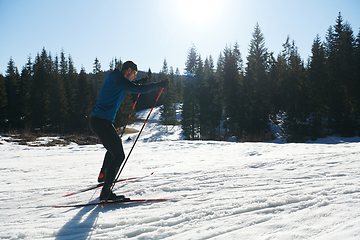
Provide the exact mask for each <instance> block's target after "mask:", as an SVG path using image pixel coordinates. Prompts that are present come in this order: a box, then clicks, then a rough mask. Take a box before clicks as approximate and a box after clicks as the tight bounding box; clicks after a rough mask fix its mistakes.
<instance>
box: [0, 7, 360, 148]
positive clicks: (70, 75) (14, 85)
mask: <svg viewBox="0 0 360 240" xmlns="http://www.w3.org/2000/svg"><path fill="white" fill-rule="evenodd" d="M282 47H283V49H282V51H281V52H280V53H278V54H277V55H275V54H274V53H273V52H270V51H269V50H268V49H267V48H266V41H265V36H264V35H263V33H262V32H261V28H260V26H259V25H258V24H256V25H255V27H254V31H253V34H252V39H251V41H250V43H249V46H248V52H247V55H246V58H244V59H243V58H242V53H241V52H240V49H239V46H238V44H237V43H235V44H234V45H231V46H228V45H226V46H225V48H224V50H223V51H222V52H221V53H220V55H219V56H218V58H217V61H216V62H214V59H213V57H212V56H207V57H206V58H205V59H203V58H202V57H201V54H200V53H199V52H198V51H197V49H196V47H195V45H191V47H190V49H189V50H188V53H187V59H186V60H185V61H184V63H185V68H184V72H183V73H181V72H180V70H179V69H176V70H175V71H174V69H173V68H172V67H169V66H168V65H167V61H166V59H165V60H164V63H163V68H162V70H161V71H160V72H159V73H152V72H151V69H149V70H148V71H147V72H139V74H138V78H141V77H144V76H145V75H147V76H149V81H148V82H156V81H160V80H163V79H165V78H169V79H170V84H169V86H168V87H167V88H166V89H165V91H163V93H162V95H161V98H160V100H159V103H158V105H161V111H162V119H161V121H162V123H163V124H166V125H176V124H181V126H182V129H183V135H184V136H185V138H186V139H194V140H195V139H209V140H226V139H228V138H229V137H233V138H236V139H237V140H238V141H265V140H270V139H271V134H270V123H271V124H272V125H274V126H278V127H279V128H280V129H281V131H282V136H283V137H284V138H286V139H287V140H288V141H289V142H301V141H306V140H308V139H312V140H315V139H316V138H319V137H325V136H329V135H339V136H343V137H353V136H356V135H359V134H360V94H359V93H360V31H359V33H358V34H357V35H356V36H355V35H354V32H353V30H352V28H351V25H350V23H348V22H345V21H344V20H343V17H342V16H341V13H339V15H338V17H337V18H336V20H335V24H334V25H331V26H330V27H329V28H328V30H327V32H326V37H325V39H324V40H322V39H321V38H320V37H319V35H317V36H315V38H314V40H313V43H312V48H311V55H310V56H309V57H308V59H306V60H304V59H302V58H301V56H300V54H299V53H298V49H297V46H296V44H295V41H294V40H292V39H290V36H288V37H287V38H286V39H285V41H284V43H283V44H282ZM135 61H136V60H135ZM121 65H122V61H121V60H118V59H117V58H115V59H113V60H112V61H111V62H110V64H109V68H108V69H107V70H106V71H104V70H102V69H101V63H100V62H99V60H98V59H97V58H95V60H94V64H93V69H92V73H86V71H85V69H84V68H82V69H81V70H80V72H77V70H76V69H75V67H74V63H73V61H72V58H71V55H68V56H66V55H65V52H64V50H62V51H61V53H60V56H52V55H51V53H50V52H47V51H46V49H45V48H43V49H42V51H41V52H40V53H38V54H37V55H36V57H35V59H34V60H32V59H31V57H29V58H28V61H27V63H26V64H25V66H23V67H22V69H21V72H20V71H19V70H18V68H17V67H16V66H15V63H14V62H13V60H12V59H11V58H10V61H9V62H8V66H7V70H6V74H5V76H3V75H1V74H0V132H4V133H5V132H9V131H18V132H21V131H30V132H34V131H39V132H51V133H84V134H91V131H90V130H89V128H88V120H89V117H90V116H91V112H92V109H93V107H94V105H95V102H96V99H97V95H98V93H99V91H100V89H101V86H102V83H103V81H104V79H105V77H106V75H107V74H108V73H109V72H110V71H112V70H114V69H115V68H121ZM157 95H158V91H154V92H151V93H148V94H144V95H141V96H140V98H139V101H138V103H137V106H136V110H137V111H138V110H142V109H145V108H149V107H152V106H153V104H154V101H155V99H156V96H157ZM136 98H137V95H132V94H129V93H127V96H126V98H125V100H124V102H123V103H122V105H121V108H120V109H119V112H118V115H117V118H116V120H115V126H118V127H120V126H122V125H124V124H126V122H127V119H128V116H129V114H130V112H131V109H132V106H133V104H134V101H135V99H136ZM179 103H180V104H179ZM179 106H180V108H181V110H182V115H181V117H182V118H181V121H180V122H178V121H177V119H176V110H178V107H179ZM133 115H134V114H133ZM135 120H136V118H135V116H132V118H131V119H130V121H129V123H132V122H134V121H135ZM269 138H270V139H269Z"/></svg>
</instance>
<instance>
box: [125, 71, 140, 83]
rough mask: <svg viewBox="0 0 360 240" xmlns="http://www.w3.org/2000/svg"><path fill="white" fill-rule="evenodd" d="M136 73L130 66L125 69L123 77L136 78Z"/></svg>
mask: <svg viewBox="0 0 360 240" xmlns="http://www.w3.org/2000/svg"><path fill="white" fill-rule="evenodd" d="M136 75H137V71H135V70H132V69H131V68H128V70H127V71H126V74H125V75H124V76H125V78H127V79H129V80H130V81H132V80H134V79H135V78H136Z"/></svg>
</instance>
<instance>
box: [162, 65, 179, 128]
mask: <svg viewBox="0 0 360 240" xmlns="http://www.w3.org/2000/svg"><path fill="white" fill-rule="evenodd" d="M159 77H160V78H161V79H166V78H169V79H170V83H169V86H168V87H167V88H166V89H165V90H164V91H163V93H162V95H161V98H162V99H161V100H162V101H161V104H162V106H161V108H160V113H161V116H160V120H161V123H162V124H164V125H175V124H176V109H175V105H174V94H173V92H174V71H173V68H172V67H171V68H170V72H169V70H168V65H167V61H166V59H164V63H163V68H162V71H161V72H160V74H159Z"/></svg>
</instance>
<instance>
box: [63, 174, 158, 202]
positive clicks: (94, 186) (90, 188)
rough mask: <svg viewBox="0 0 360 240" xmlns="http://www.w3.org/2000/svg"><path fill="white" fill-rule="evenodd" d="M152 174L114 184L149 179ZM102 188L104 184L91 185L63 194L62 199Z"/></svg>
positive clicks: (120, 180) (121, 180)
mask: <svg viewBox="0 0 360 240" xmlns="http://www.w3.org/2000/svg"><path fill="white" fill-rule="evenodd" d="M153 174H154V173H153V172H152V173H151V174H150V175H146V176H143V177H132V178H125V179H119V180H117V181H116V182H115V183H118V182H126V181H131V180H139V179H143V178H146V177H149V176H151V175H153ZM102 186H104V183H99V184H96V185H92V186H90V187H87V188H83V189H80V190H78V191H76V192H72V193H69V194H65V195H63V197H69V196H73V195H75V194H79V193H83V192H87V191H90V190H93V189H96V188H99V187H102Z"/></svg>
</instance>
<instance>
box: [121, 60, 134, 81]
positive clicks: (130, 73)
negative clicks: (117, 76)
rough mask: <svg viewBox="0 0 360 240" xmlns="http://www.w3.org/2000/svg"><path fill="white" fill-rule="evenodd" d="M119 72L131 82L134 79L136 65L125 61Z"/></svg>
mask: <svg viewBox="0 0 360 240" xmlns="http://www.w3.org/2000/svg"><path fill="white" fill-rule="evenodd" d="M121 71H122V72H123V73H124V76H125V78H127V79H129V80H130V81H132V80H133V79H134V78H136V74H137V65H136V64H135V63H134V62H133V61H126V62H124V64H123V65H122V68H121Z"/></svg>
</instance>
